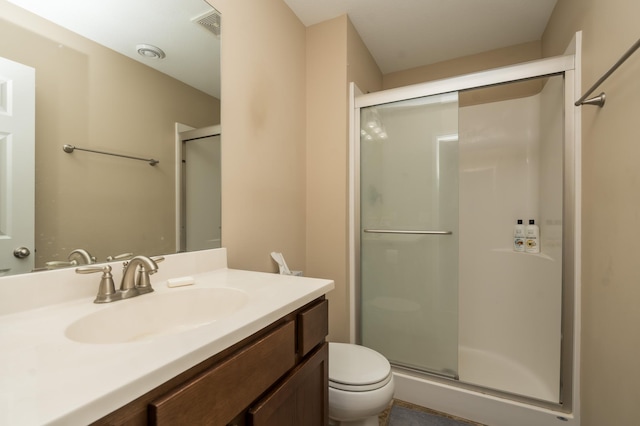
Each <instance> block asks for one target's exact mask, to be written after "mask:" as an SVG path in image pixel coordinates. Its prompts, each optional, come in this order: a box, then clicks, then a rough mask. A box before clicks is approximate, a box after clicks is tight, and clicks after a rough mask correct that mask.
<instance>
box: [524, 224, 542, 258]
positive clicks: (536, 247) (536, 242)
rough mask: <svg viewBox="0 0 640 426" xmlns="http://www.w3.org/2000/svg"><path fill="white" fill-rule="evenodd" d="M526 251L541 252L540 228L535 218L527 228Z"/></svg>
mask: <svg viewBox="0 0 640 426" xmlns="http://www.w3.org/2000/svg"><path fill="white" fill-rule="evenodd" d="M525 237H526V240H525V251H526V252H527V253H540V228H538V225H536V223H535V221H534V220H533V219H531V220H529V225H527V228H526V229H525Z"/></svg>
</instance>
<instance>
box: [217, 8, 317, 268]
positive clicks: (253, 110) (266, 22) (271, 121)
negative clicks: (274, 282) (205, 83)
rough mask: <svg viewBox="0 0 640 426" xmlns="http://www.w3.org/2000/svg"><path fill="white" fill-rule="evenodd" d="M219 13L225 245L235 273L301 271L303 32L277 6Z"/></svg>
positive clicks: (302, 253)
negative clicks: (282, 266) (278, 258)
mask: <svg viewBox="0 0 640 426" xmlns="http://www.w3.org/2000/svg"><path fill="white" fill-rule="evenodd" d="M208 1H209V2H210V3H211V4H212V5H213V6H214V7H215V8H216V9H218V10H219V11H220V12H221V13H222V17H223V24H222V59H221V62H222V69H221V78H222V98H223V99H224V98H226V99H224V100H223V102H222V134H223V136H222V245H223V246H224V247H226V248H227V249H228V255H229V266H230V267H233V268H242V269H251V270H256V271H269V272H274V271H276V270H277V267H276V264H275V263H274V262H273V261H272V260H271V257H270V255H269V254H270V253H271V252H272V251H277V252H282V253H283V254H284V256H285V259H286V260H287V263H288V265H289V267H290V268H291V269H296V270H304V269H305V249H306V248H305V241H306V238H305V215H306V213H305V211H306V205H305V204H306V189H305V187H306V179H307V178H306V147H305V139H306V87H305V84H306V78H305V71H306V58H305V53H306V50H305V28H304V26H303V25H302V23H300V21H299V20H298V18H297V17H296V16H295V15H294V14H293V12H291V10H290V9H289V8H288V7H287V6H286V5H285V4H284V3H283V2H282V0H255V1H236V0H208Z"/></svg>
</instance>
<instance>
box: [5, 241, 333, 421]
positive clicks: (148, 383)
mask: <svg viewBox="0 0 640 426" xmlns="http://www.w3.org/2000/svg"><path fill="white" fill-rule="evenodd" d="M224 254H225V260H224V263H225V264H226V252H225V253H224ZM179 256H181V257H180V259H184V258H185V257H184V256H185V255H179ZM169 263H170V262H169ZM162 265H163V264H161V265H160V268H161V269H162ZM168 269H169V270H170V271H171V272H172V273H174V274H175V273H180V274H182V275H174V276H167V274H164V279H161V280H158V279H154V277H155V276H156V275H160V274H156V275H154V276H152V283H153V287H154V289H155V292H153V293H150V294H146V295H142V296H138V297H136V298H133V299H129V300H124V301H118V302H113V303H110V304H94V303H92V302H93V298H94V296H93V295H92V296H90V297H82V298H74V299H73V300H68V301H64V302H62V303H56V304H52V305H44V306H40V307H36V308H32V309H26V310H22V311H18V312H11V313H8V314H5V315H1V313H2V312H1V311H0V425H21V426H27V425H43V424H52V425H76V424H77V425H81V424H87V423H90V422H92V421H95V420H97V419H99V418H101V417H103V416H104V415H106V414H108V413H110V412H112V411H114V410H116V409H118V408H119V407H121V406H123V405H125V404H127V403H128V402H130V401H132V400H134V399H135V398H137V397H139V396H141V395H143V394H144V393H146V392H148V391H149V390H151V389H153V388H155V387H157V386H159V385H160V384H162V383H164V382H166V381H167V380H169V379H171V378H172V377H175V376H176V375H178V374H179V373H181V372H183V371H185V370H187V369H189V368H190V367H192V366H194V365H196V364H198V363H200V362H202V361H204V360H205V359H207V358H209V357H211V356H212V355H214V354H216V353H218V352H220V351H221V350H223V349H225V348H228V347H229V346H231V345H233V344H234V343H237V342H239V341H240V340H242V339H244V338H246V337H248V336H250V335H251V334H253V333H255V332H256V331H259V330H260V329H262V328H264V327H265V326H267V325H269V324H270V323H272V322H273V321H275V320H277V319H279V318H281V317H282V316H284V315H286V314H288V313H290V312H292V311H294V310H295V309H297V308H299V307H301V306H303V305H305V304H306V303H308V302H310V301H312V300H314V299H316V298H317V297H319V296H322V295H323V294H325V293H327V292H328V291H330V290H331V289H333V281H330V280H323V279H313V278H302V277H293V276H284V275H278V274H268V273H260V272H250V271H241V270H233V269H227V268H225V267H222V268H218V269H216V270H213V271H209V272H199V273H197V274H189V273H188V271H185V270H182V271H179V268H178V269H175V268H174V267H171V268H168ZM200 269H202V268H200ZM115 272H116V271H115V268H114V275H115ZM184 275H192V276H193V277H194V278H195V284H194V285H192V286H188V287H177V288H169V287H167V279H168V278H175V277H178V276H184ZM52 276H53V275H52ZM61 276H63V275H61V274H60V273H58V274H55V277H56V278H60V277H61ZM84 277H85V278H84V281H87V280H89V281H91V280H90V279H88V278H87V276H84ZM90 277H92V278H95V280H93V281H95V284H96V286H95V288H96V289H97V283H98V281H99V275H91V276H90ZM69 278H70V279H71V276H69ZM160 278H163V277H160ZM3 280H4V279H3ZM93 281H91V282H93ZM116 283H117V281H116ZM7 284H10V283H9V282H8V281H6V280H5V281H4V282H3V281H0V287H1V286H2V285H5V286H6V285H7ZM75 285H77V283H76V284H75ZM116 285H117V284H116ZM208 287H231V288H235V289H240V290H243V291H245V292H246V293H247V294H248V295H249V300H248V302H247V303H246V305H244V306H243V307H242V308H240V310H238V311H237V312H235V313H233V314H231V315H230V316H228V317H226V318H222V319H219V320H217V321H215V322H213V323H210V324H205V325H202V326H199V327H197V328H194V329H191V330H188V331H183V332H179V333H174V334H166V335H160V336H156V337H154V338H153V339H151V340H148V341H139V342H129V343H120V344H86V343H78V342H74V341H72V340H69V339H68V338H67V337H65V329H66V328H67V327H68V326H69V325H70V324H71V323H73V322H74V321H75V320H77V319H79V318H81V317H83V316H85V315H88V314H91V313H93V312H97V311H99V310H102V309H109V307H110V306H114V305H115V304H123V303H132V302H135V301H136V300H137V299H142V298H148V299H146V300H149V301H150V300H152V298H153V297H155V296H157V295H162V294H165V293H170V292H181V291H189V289H193V288H208ZM5 289H6V288H5ZM0 297H3V292H2V288H0ZM109 326H110V324H104V327H109ZM96 333H100V330H96Z"/></svg>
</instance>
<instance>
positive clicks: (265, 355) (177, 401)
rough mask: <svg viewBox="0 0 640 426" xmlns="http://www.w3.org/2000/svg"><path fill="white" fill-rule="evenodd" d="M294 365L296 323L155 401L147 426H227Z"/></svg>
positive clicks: (286, 325) (261, 340)
mask: <svg viewBox="0 0 640 426" xmlns="http://www.w3.org/2000/svg"><path fill="white" fill-rule="evenodd" d="M294 365H295V323H294V322H293V321H290V322H287V323H285V324H284V325H282V326H281V327H279V328H277V329H276V330H274V331H273V332H271V333H269V334H267V335H266V336H265V337H263V338H261V339H260V340H258V341H257V342H256V343H253V344H251V345H249V346H247V347H246V348H244V349H242V350H241V351H240V352H238V353H236V354H234V355H233V356H231V357H229V358H228V359H226V360H225V361H223V362H222V363H220V364H219V365H216V366H215V367H213V368H211V369H209V370H207V371H205V372H204V373H202V374H200V375H198V376H196V377H195V378H193V379H191V380H189V381H188V382H186V383H184V384H183V385H181V386H179V387H177V388H176V389H174V390H172V391H171V392H169V393H167V394H165V395H164V396H162V397H160V398H158V399H156V400H154V401H153V402H151V404H149V417H150V419H149V424H150V425H155V426H178V425H190V426H191V425H194V426H195V425H211V426H218V425H226V424H227V423H228V422H230V421H231V420H232V419H233V418H234V417H235V416H236V415H238V414H239V413H240V412H241V411H242V410H244V409H245V408H246V407H247V406H249V405H250V404H251V403H252V402H253V401H255V400H256V398H258V397H259V396H260V395H261V394H263V393H264V392H265V391H266V390H267V389H269V388H270V387H271V385H272V384H273V383H275V382H277V381H278V380H279V379H280V377H282V376H283V375H284V374H285V373H286V372H287V371H289V370H290V369H291V368H292V367H293V366H294ZM327 371H328V370H327Z"/></svg>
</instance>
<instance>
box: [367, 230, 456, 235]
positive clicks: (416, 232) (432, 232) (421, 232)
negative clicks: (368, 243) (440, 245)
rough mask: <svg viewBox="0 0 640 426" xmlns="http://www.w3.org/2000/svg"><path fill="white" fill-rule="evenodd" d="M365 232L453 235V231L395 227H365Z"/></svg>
mask: <svg viewBox="0 0 640 426" xmlns="http://www.w3.org/2000/svg"><path fill="white" fill-rule="evenodd" d="M363 231H364V232H366V233H368V234H411V235H416V234H417V235H451V234H453V232H451V231H421V230H415V231H403V230H395V229H364V230H363Z"/></svg>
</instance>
